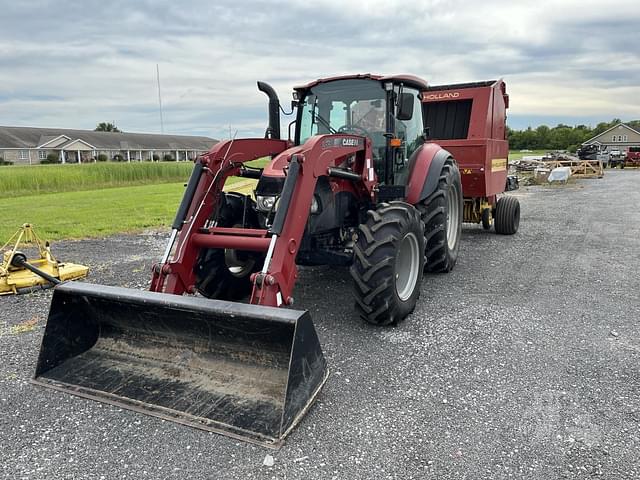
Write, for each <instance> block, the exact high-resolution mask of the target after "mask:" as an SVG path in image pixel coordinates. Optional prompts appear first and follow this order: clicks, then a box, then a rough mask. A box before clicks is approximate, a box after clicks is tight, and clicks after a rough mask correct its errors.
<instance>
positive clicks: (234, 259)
mask: <svg viewBox="0 0 640 480" xmlns="http://www.w3.org/2000/svg"><path fill="white" fill-rule="evenodd" d="M224 261H225V263H226V265H227V268H228V269H229V272H230V273H231V274H232V275H233V276H235V277H239V278H242V277H246V276H247V274H248V273H250V272H251V270H252V269H253V266H254V265H255V263H256V262H255V260H254V259H252V258H248V259H247V260H240V259H239V258H238V255H237V254H236V251H235V250H233V249H230V248H227V249H225V251H224Z"/></svg>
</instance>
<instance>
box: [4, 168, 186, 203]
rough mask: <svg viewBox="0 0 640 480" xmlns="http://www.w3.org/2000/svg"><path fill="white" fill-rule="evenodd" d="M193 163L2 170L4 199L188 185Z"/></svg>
mask: <svg viewBox="0 0 640 480" xmlns="http://www.w3.org/2000/svg"><path fill="white" fill-rule="evenodd" d="M192 169H193V163H191V162H154V163H151V162H143V163H91V164H85V165H78V164H75V165H33V166H16V167H0V192H2V193H3V195H4V196H14V195H34V194H41V193H58V192H69V191H81V190H97V189H102V188H112V187H122V186H130V185H149V184H159V183H177V182H185V181H186V180H188V179H189V174H190V173H191V170H192Z"/></svg>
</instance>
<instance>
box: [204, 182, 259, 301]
mask: <svg viewBox="0 0 640 480" xmlns="http://www.w3.org/2000/svg"><path fill="white" fill-rule="evenodd" d="M223 195H225V196H226V197H225V198H230V199H235V200H236V201H229V202H228V203H226V205H225V207H223V208H222V209H221V213H220V215H219V218H218V223H217V224H218V226H220V227H235V226H242V221H243V217H244V220H245V222H247V217H249V216H250V215H248V213H250V212H253V211H255V210H253V209H252V208H251V207H252V206H253V200H251V199H250V198H249V197H247V200H248V201H249V202H250V204H251V207H250V208H247V212H243V208H244V207H243V206H242V205H239V203H238V201H237V199H238V198H240V197H242V195H240V194H237V193H235V192H230V193H224V194H223ZM250 220H251V219H250ZM245 226H248V227H251V228H257V227H258V224H257V220H254V221H249V224H248V225H245ZM240 254H241V255H242V256H245V257H246V258H247V264H248V265H249V267H248V268H247V269H246V271H245V270H242V269H241V270H239V271H238V272H237V273H235V272H232V271H231V269H230V268H233V267H230V266H229V265H228V264H227V255H234V256H236V255H238V252H235V251H233V252H226V251H225V250H224V249H221V248H209V249H206V250H202V251H201V252H200V254H199V255H198V260H197V262H196V265H195V267H194V268H195V273H196V289H197V290H198V293H200V294H201V295H202V296H204V297H207V298H214V299H218V300H241V299H243V298H245V297H246V296H248V295H249V294H251V290H252V288H253V285H252V283H251V274H252V273H253V272H255V271H258V270H259V269H260V267H261V266H262V263H261V262H260V260H261V259H262V257H263V255H261V254H258V253H255V252H240ZM236 259H237V257H236ZM251 261H252V262H253V264H251V263H250V262H251Z"/></svg>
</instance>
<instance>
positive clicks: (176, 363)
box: [34, 74, 463, 446]
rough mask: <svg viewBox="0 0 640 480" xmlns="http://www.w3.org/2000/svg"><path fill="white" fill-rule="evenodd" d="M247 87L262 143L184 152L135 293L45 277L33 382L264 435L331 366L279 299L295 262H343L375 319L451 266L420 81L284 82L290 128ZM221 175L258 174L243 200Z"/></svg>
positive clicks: (451, 232)
mask: <svg viewBox="0 0 640 480" xmlns="http://www.w3.org/2000/svg"><path fill="white" fill-rule="evenodd" d="M258 88H259V89H260V90H261V91H263V92H264V93H266V94H267V96H268V97H269V127H268V129H267V132H266V135H265V138H262V139H232V140H228V141H223V142H220V143H218V144H217V145H215V146H214V147H213V148H212V149H211V150H210V151H209V152H208V153H206V154H204V155H202V156H200V157H199V158H198V159H197V160H196V163H195V167H194V170H193V172H192V174H191V178H190V180H189V182H188V184H187V187H186V191H185V194H184V198H183V200H182V202H181V204H180V207H179V209H178V212H177V214H176V218H175V221H174V223H173V226H172V232H171V235H170V240H169V242H168V245H167V248H166V251H165V252H164V255H163V257H162V259H161V261H160V262H159V263H158V264H157V265H155V266H154V268H153V275H152V280H151V288H150V290H151V291H150V292H140V291H132V290H127V289H123V288H117V287H105V286H100V285H89V284H79V283H76V284H63V285H59V286H57V287H56V288H55V290H54V296H53V300H52V305H51V311H50V314H49V319H48V322H47V326H46V330H45V334H44V338H43V343H42V348H41V352H40V357H39V360H38V365H37V369H36V375H35V379H34V382H35V383H38V384H40V385H44V386H47V387H52V388H55V389H60V390H64V391H68V392H71V393H74V394H77V395H81V396H84V397H88V398H93V399H97V400H100V401H105V402H109V403H112V404H115V405H119V406H122V407H125V408H130V409H133V410H137V411H140V412H143V413H147V414H150V415H155V416H159V417H162V418H165V419H170V420H174V421H177V422H181V423H184V424H188V425H191V426H195V427H199V428H203V429H208V430H212V431H216V432H220V433H224V434H227V435H230V436H233V437H236V438H242V439H244V440H249V441H253V442H257V443H260V444H263V445H266V446H277V445H279V444H281V443H282V441H283V439H284V437H285V436H286V435H287V434H288V433H289V431H290V430H291V429H292V428H293V427H294V426H295V425H296V423H297V422H298V421H299V420H300V419H301V417H302V416H303V415H304V413H305V412H306V410H307V409H308V408H309V407H310V405H311V403H312V402H313V400H314V399H315V398H316V396H317V394H318V392H319V390H320V389H321V387H322V385H323V384H324V382H325V381H326V379H327V375H328V370H327V365H326V361H325V359H324V356H323V354H322V350H321V347H320V344H319V341H318V338H317V335H316V332H315V329H314V326H313V323H312V321H311V318H310V316H309V314H308V312H306V311H300V310H295V309H293V308H291V307H292V306H293V305H294V298H295V292H294V285H295V281H296V279H297V277H298V265H320V264H325V265H326V264H328V265H343V266H350V272H351V276H352V278H353V284H354V289H353V291H354V299H355V308H356V311H357V312H358V314H359V316H360V317H362V318H363V319H364V320H366V321H368V322H370V323H373V324H376V325H389V324H396V323H397V322H399V321H401V320H403V319H404V318H406V317H407V316H408V315H409V314H410V313H411V312H412V311H413V309H414V307H415V305H416V302H417V300H418V296H419V295H420V287H421V283H422V282H421V280H422V277H423V272H424V271H431V272H446V271H449V270H451V269H452V268H453V266H454V264H455V262H456V259H457V254H458V247H459V241H460V233H461V223H462V220H463V192H462V184H461V178H460V173H459V170H458V166H457V162H456V160H455V159H454V157H453V156H452V155H451V154H450V153H449V152H448V151H447V150H444V149H443V148H442V147H441V146H440V145H438V144H437V143H434V142H429V141H428V131H427V130H426V129H425V128H424V124H423V100H424V97H423V92H425V91H426V90H427V88H428V86H427V84H426V82H424V81H423V80H421V79H419V78H417V77H413V76H406V75H405V76H388V77H383V76H377V75H370V74H366V75H352V76H345V77H336V78H328V79H322V80H317V81H314V82H311V83H309V84H306V85H303V86H300V87H296V88H295V90H294V100H293V102H292V105H293V107H294V108H295V111H296V119H295V120H294V122H292V124H293V125H295V132H294V134H293V136H292V137H291V135H290V138H289V139H288V140H283V139H281V138H280V119H279V108H280V104H279V100H278V98H277V96H276V94H275V92H274V90H273V89H272V88H271V87H270V86H269V85H267V84H264V83H261V82H258ZM264 157H269V158H270V161H269V163H268V164H267V165H266V166H265V167H264V168H254V167H251V166H249V165H247V164H248V162H250V161H252V160H256V159H259V158H264ZM229 177H247V178H253V179H257V180H258V182H257V186H256V189H255V192H254V194H255V196H250V195H242V194H240V193H236V192H225V191H223V187H224V185H225V182H226V180H227V179H228V178H229ZM283 307H287V308H283Z"/></svg>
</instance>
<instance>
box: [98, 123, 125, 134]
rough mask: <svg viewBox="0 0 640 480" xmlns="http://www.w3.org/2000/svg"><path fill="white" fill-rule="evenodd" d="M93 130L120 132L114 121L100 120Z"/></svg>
mask: <svg viewBox="0 0 640 480" xmlns="http://www.w3.org/2000/svg"><path fill="white" fill-rule="evenodd" d="M94 131H95V132H120V129H118V127H116V125H115V123H110V122H100V123H99V124H98V125H97V126H96V128H95V129H94Z"/></svg>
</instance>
